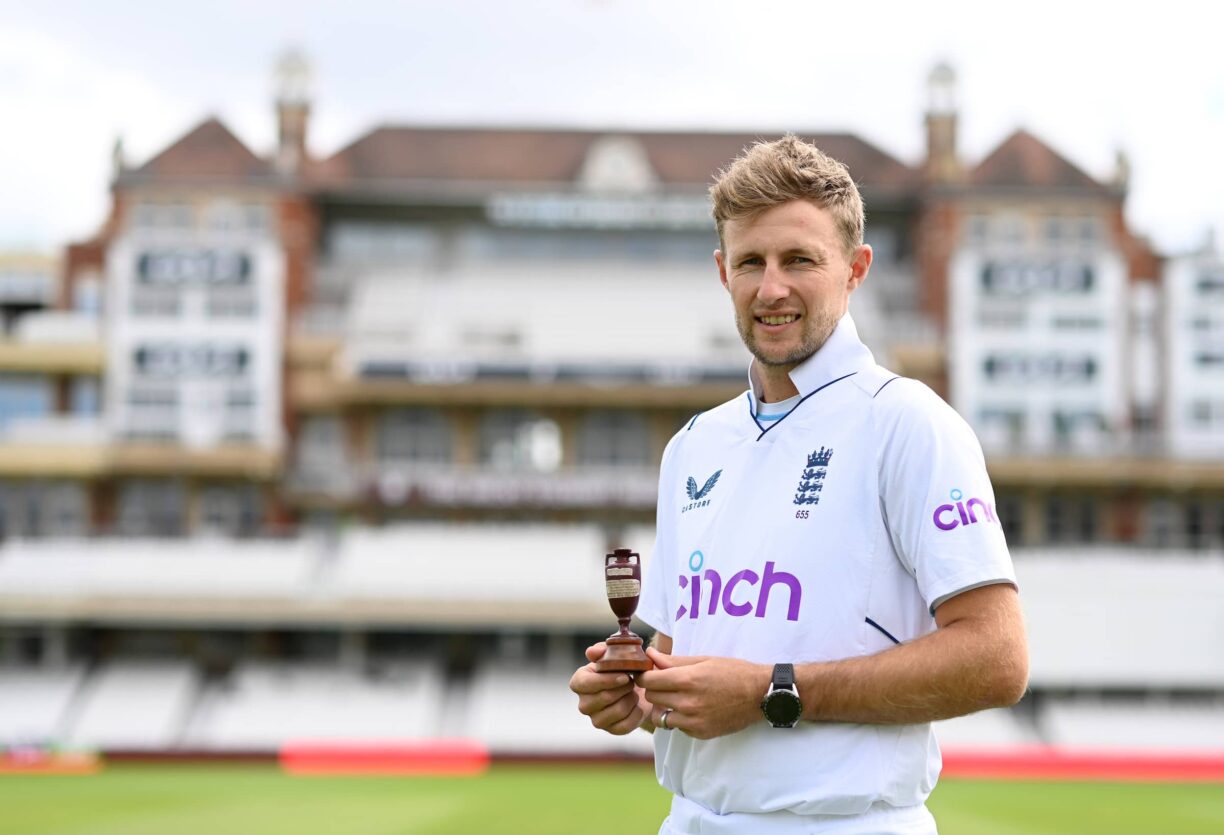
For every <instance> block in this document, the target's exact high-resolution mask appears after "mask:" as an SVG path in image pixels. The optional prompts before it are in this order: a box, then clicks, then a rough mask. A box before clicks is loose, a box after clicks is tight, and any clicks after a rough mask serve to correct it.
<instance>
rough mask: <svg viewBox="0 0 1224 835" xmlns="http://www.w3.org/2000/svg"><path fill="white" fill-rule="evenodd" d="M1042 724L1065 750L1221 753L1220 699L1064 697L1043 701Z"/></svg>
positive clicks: (1223, 719)
mask: <svg viewBox="0 0 1224 835" xmlns="http://www.w3.org/2000/svg"><path fill="white" fill-rule="evenodd" d="M1041 726H1042V728H1043V730H1044V731H1045V733H1046V735H1047V736H1048V738H1049V740H1050V741H1051V742H1052V743H1054V744H1055V745H1058V746H1062V747H1067V748H1086V749H1096V748H1102V749H1121V750H1125V749H1135V750H1141V749H1149V750H1159V751H1215V752H1220V751H1224V702H1221V701H1220V700H1219V699H1217V700H1215V701H1200V702H1197V703H1195V702H1192V703H1178V702H1173V701H1167V700H1161V699H1156V698H1149V699H1142V700H1140V699H1131V700H1126V701H1116V700H1109V701H1103V700H1098V699H1063V700H1055V701H1053V702H1051V703H1050V704H1049V705H1047V706H1046V707H1045V708H1044V709H1043V711H1042V715H1041Z"/></svg>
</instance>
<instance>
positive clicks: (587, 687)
mask: <svg viewBox="0 0 1224 835" xmlns="http://www.w3.org/2000/svg"><path fill="white" fill-rule="evenodd" d="M632 686H633V679H631V678H629V676H627V675H625V674H624V673H597V672H595V669H594V667H591V666H589V665H588V666H586V667H581V668H579V669H578V671H577V672H575V673H574V675H573V676H572V677H570V690H573V691H574V692H575V693H577V694H578V695H580V696H581V695H582V694H584V693H602V692H604V691H605V690H623V689H625V688H629V689H632Z"/></svg>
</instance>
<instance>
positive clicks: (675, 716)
mask: <svg viewBox="0 0 1224 835" xmlns="http://www.w3.org/2000/svg"><path fill="white" fill-rule="evenodd" d="M664 710H665V709H664V708H661V707H656V708H655V709H654V711H652V712H651V715H650V721H651V722H653V723H654V726H655V727H656V728H663V730H665V731H678V730H681V728H680V722H681V721H683V717H682V715H681V714H680V713H679V712H677V711H676V710H675V709H674V708H673V709H671V710H670V711H669V712H668V713H667V727H663V713H664Z"/></svg>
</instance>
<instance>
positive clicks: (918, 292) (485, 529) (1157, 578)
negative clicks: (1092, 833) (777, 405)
mask: <svg viewBox="0 0 1224 835" xmlns="http://www.w3.org/2000/svg"><path fill="white" fill-rule="evenodd" d="M949 83H950V79H949V76H948V74H947V73H946V72H937V73H935V74H933V75H932V79H931V84H932V104H931V107H930V108H929V111H928V113H927V114H926V120H925V124H926V127H927V147H926V156H925V159H924V160H922V161H920V162H919V163H918V164H913V165H911V164H909V163H906V162H904V161H902V160H900V159H898V158H896V157H894V156H892V155H891V154H889V153H888V152H886V151H884V150H882V149H881V148H879V147H877V146H875V145H873V144H872V143H871V142H868V141H867V140H865V139H863V138H862V137H859V136H856V135H854V134H850V133H826V134H805V135H807V136H808V137H809V138H811V139H813V140H814V141H816V142H817V143H818V144H820V145H821V146H822V147H824V148H825V150H827V151H829V152H831V153H832V154H833V155H834V156H835V157H837V158H838V159H841V160H843V161H844V162H846V163H847V164H849V166H850V168H851V170H852V172H853V173H854V176H855V179H856V181H858V182H859V183H860V185H861V188H862V190H863V192H864V195H865V198H866V203H867V206H868V207H869V211H870V215H869V218H868V224H867V235H868V242H869V243H871V244H872V246H873V248H874V252H875V262H874V264H873V266H872V272H871V280H870V281H868V282H867V283H866V284H864V286H863V288H862V289H861V290H860V291H858V292H856V294H855V296H854V300H853V302H852V312H853V314H854V316H855V319H856V322H857V324H858V327H859V330H860V332H861V333H862V334H863V336H864V338H865V340H866V341H867V342H868V343H869V344H870V345H871V346H872V348H873V350H874V351H875V352H876V354H877V357H878V358H879V359H880V360H881V362H882V363H883V364H885V365H888V366H889V367H892V368H894V369H895V370H897V371H898V372H900V373H903V374H906V375H908V376H911V377H916V378H918V379H920V380H922V381H924V382H926V383H927V384H929V385H930V386H932V387H933V388H934V389H935V390H936V391H938V392H939V393H940V394H941V395H942V396H944V397H945V398H946V399H948V400H949V401H950V402H952V403H953V405H954V406H956V407H957V408H958V409H959V410H960V411H961V412H962V414H964V416H965V417H966V419H967V420H969V422H970V423H971V424H972V425H973V426H974V428H975V429H976V430H977V431H978V433H979V435H980V436H981V437H982V440H983V442H984V447H985V449H986V454H987V463H988V467H989V469H990V471H991V475H992V479H993V481H994V484H995V486H996V494H997V507H998V514H999V518H1000V521H1001V523H1002V525H1003V527H1004V530H1005V532H1006V534H1007V537H1008V539H1009V542H1010V543H1011V544H1012V546H1013V551H1014V555H1015V561H1016V567H1017V572H1018V576H1019V579H1020V584H1021V590H1022V599H1023V603H1024V606H1025V610H1026V613H1027V617H1028V622H1029V628H1030V634H1031V643H1032V659H1033V663H1032V681H1031V685H1032V687H1031V693H1030V694H1029V695H1028V696H1027V697H1026V698H1025V700H1024V701H1023V702H1022V703H1021V704H1020V705H1019V706H1017V707H1016V708H1013V709H1010V710H997V711H987V712H984V713H981V714H976V715H973V716H969V717H963V718H960V719H954V720H950V721H947V722H941V723H939V724H938V727H937V733H938V734H939V736H940V738H941V739H943V740H944V741H945V743H946V745H947V747H948V749H949V750H952V749H965V750H990V751H994V750H1011V749H1017V748H1027V747H1032V746H1053V747H1054V748H1055V749H1059V750H1063V749H1066V750H1074V749H1108V750H1116V751H1122V750H1130V749H1148V750H1153V749H1160V750H1170V749H1176V750H1198V751H1202V750H1216V751H1218V750H1220V749H1221V748H1224V731H1222V730H1221V724H1220V719H1219V716H1220V715H1221V711H1220V707H1221V704H1222V702H1221V699H1224V642H1222V641H1221V640H1220V638H1221V636H1224V607H1221V606H1220V605H1219V601H1220V600H1224V559H1222V556H1224V407H1221V406H1220V403H1219V396H1218V392H1219V391H1220V390H1221V382H1220V378H1219V377H1218V374H1219V369H1220V368H1224V363H1222V362H1220V361H1218V345H1219V344H1224V343H1220V342H1219V340H1220V338H1221V334H1222V333H1224V330H1221V329H1222V328H1224V314H1222V313H1219V312H1218V311H1219V310H1220V308H1219V304H1220V299H1221V298H1224V295H1221V294H1220V289H1221V288H1224V279H1220V276H1222V275H1224V264H1222V261H1221V259H1220V257H1219V255H1218V253H1215V252H1210V251H1204V252H1202V253H1197V254H1193V255H1187V256H1184V257H1178V258H1175V259H1169V260H1168V261H1167V262H1166V261H1165V260H1163V259H1162V258H1161V257H1159V255H1158V254H1157V253H1155V252H1152V251H1151V249H1150V247H1149V246H1148V245H1147V244H1146V243H1145V242H1144V241H1143V240H1142V238H1141V236H1139V235H1137V234H1135V233H1134V232H1133V231H1132V230H1131V229H1129V228H1128V226H1127V224H1126V222H1125V214H1124V201H1125V194H1126V182H1125V170H1123V167H1120V169H1119V171H1118V172H1116V174H1115V176H1114V177H1113V178H1110V179H1099V178H1096V177H1093V176H1091V175H1089V174H1088V173H1086V172H1084V171H1083V170H1081V169H1079V168H1078V167H1077V166H1076V165H1075V164H1074V163H1072V162H1071V161H1069V160H1067V159H1065V158H1064V157H1062V156H1061V155H1060V154H1059V153H1058V152H1057V151H1056V150H1054V149H1053V148H1051V147H1050V146H1049V145H1047V144H1046V143H1045V142H1044V141H1042V140H1041V139H1039V138H1037V137H1036V136H1033V135H1032V134H1030V133H1028V132H1025V131H1018V132H1017V133H1016V134H1014V135H1013V136H1011V137H1008V138H1007V139H1006V140H1004V141H1003V142H1001V143H1000V144H999V146H998V147H996V148H995V149H994V150H993V151H991V152H990V153H989V154H987V155H986V156H985V157H984V158H982V159H980V160H977V161H976V162H970V161H968V160H966V159H964V158H963V155H962V154H960V153H958V151H957V148H956V142H955V127H956V122H957V117H958V114H957V113H956V111H955V110H954V109H952V110H949V108H948V105H947V103H948V102H953V101H955V96H954V95H951V94H950V93H951V92H953V91H951V90H948V89H945V87H946V85H947V84H949ZM290 86H291V87H292V85H290ZM292 89H293V90H295V91H297V92H294V94H293V95H288V94H285V95H282V96H281V97H280V98H278V101H277V114H278V119H279V127H280V130H279V131H278V136H279V138H280V140H279V141H280V143H281V144H280V145H279V146H278V148H277V149H276V150H275V151H274V152H273V153H272V154H271V155H268V156H260V155H259V154H257V153H255V152H254V151H253V150H252V149H251V148H249V147H248V146H247V145H246V144H245V143H244V142H243V141H242V140H241V139H240V138H239V137H237V136H236V135H235V134H234V133H233V132H231V131H230V130H229V129H228V128H227V127H226V126H225V125H224V124H222V123H221V122H220V121H219V120H217V119H207V120H205V121H203V122H201V123H200V124H199V125H197V126H195V127H194V128H192V129H191V130H189V131H188V132H187V133H186V134H185V135H183V136H182V137H181V138H180V139H179V140H177V141H175V142H174V143H172V144H171V145H169V146H168V147H167V148H165V149H163V150H162V151H161V152H160V153H158V154H156V155H154V156H153V157H152V158H150V159H148V160H144V161H142V162H140V163H139V164H135V165H132V164H129V163H128V161H126V160H123V159H119V160H117V169H116V173H115V180H114V183H113V184H112V186H113V188H112V191H113V195H114V199H113V202H112V208H111V214H110V216H109V217H108V219H107V221H106V222H105V223H104V224H103V225H102V227H101V228H100V229H99V230H98V233H97V235H96V236H95V237H94V238H92V239H91V240H88V241H82V242H79V243H77V244H74V245H72V246H70V247H69V248H68V250H67V251H66V253H65V254H64V263H63V264H62V267H61V266H58V265H56V266H54V268H52V266H48V265H46V264H43V265H41V266H40V267H39V270H40V272H39V276H41V277H40V279H39V282H40V283H39V284H38V287H37V289H38V292H37V293H35V294H34V295H31V294H30V286H31V285H29V283H28V282H27V281H26V280H25V279H24V278H22V279H21V281H17V282H13V281H0V285H3V286H0V306H2V307H4V313H5V319H4V324H5V328H6V330H5V333H4V334H3V337H2V338H0V747H4V746H27V745H35V746H38V745H49V746H66V747H85V748H99V749H103V750H110V751H127V752H131V751H143V752H159V753H163V754H164V753H180V754H185V753H207V754H212V755H219V754H233V753H238V754H244V755H246V754H270V753H273V752H275V751H277V750H278V749H280V748H282V747H283V746H286V745H291V744H295V743H300V742H304V741H305V742H310V741H316V742H327V743H349V744H368V743H373V742H388V741H390V742H424V741H430V740H438V739H451V740H454V739H467V740H474V741H476V742H478V743H480V744H481V745H483V746H485V747H487V748H488V749H489V750H491V751H492V752H494V753H495V754H497V755H501V756H507V757H516V756H561V757H572V756H594V757H620V756H628V757H638V756H644V755H646V754H647V753H648V750H649V739H648V738H646V736H645V735H644V734H633V735H630V736H628V737H625V738H620V739H617V738H611V737H609V736H607V735H605V734H601V733H598V732H595V731H594V730H593V729H591V728H590V727H589V725H588V724H587V723H586V722H585V721H584V720H583V719H582V718H581V717H580V716H579V715H578V714H577V712H576V710H575V709H574V708H575V700H574V698H573V696H572V695H571V694H570V693H569V692H568V690H567V689H566V687H565V684H566V680H567V679H568V677H569V675H570V674H571V672H572V670H573V669H574V667H575V666H576V665H577V664H579V663H581V660H582V658H583V655H582V651H583V648H584V647H585V646H586V645H587V644H588V643H590V642H592V641H594V640H598V639H600V638H602V637H603V636H605V635H607V634H608V632H610V631H611V630H612V628H613V624H614V620H613V618H612V615H611V612H610V611H609V609H608V607H607V604H606V600H605V597H604V590H603V588H602V576H601V572H600V565H601V557H602V555H603V554H604V553H605V552H606V551H607V550H608V549H609V548H612V547H619V546H625V545H628V546H630V547H632V548H635V549H637V550H639V551H641V552H642V554H643V557H644V558H645V559H647V560H649V558H650V548H651V543H652V542H653V539H654V502H655V491H656V480H657V464H658V461H659V458H660V456H661V454H662V451H663V449H664V446H665V444H666V443H667V441H668V439H669V438H670V437H671V435H672V434H673V433H674V432H675V431H677V429H678V428H680V427H681V426H683V425H684V424H685V423H686V422H687V421H688V420H690V419H691V417H692V415H693V414H694V413H697V412H700V411H703V410H705V409H708V408H710V407H711V406H712V405H714V404H717V403H719V402H722V401H724V400H726V399H728V398H730V397H734V396H737V395H738V394H739V393H740V392H742V390H743V388H744V384H745V379H744V378H745V368H746V358H747V355H746V353H745V351H744V349H743V347H742V345H741V344H740V341H739V338H738V335H737V333H736V330H735V326H734V323H733V321H732V316H731V311H730V306H729V305H728V303H727V300H726V298H725V295H724V294H723V292H722V290H721V289H720V288H719V286H718V284H717V276H716V274H715V272H714V269H713V267H712V264H711V262H710V253H711V251H712V250H713V249H714V247H715V246H717V241H716V237H715V235H714V231H713V228H712V224H711V223H710V220H709V216H708V206H707V204H706V197H705V188H706V185H707V182H708V178H709V176H710V174H711V172H712V171H714V170H715V169H716V168H718V167H719V166H722V165H724V164H725V163H726V162H727V161H728V160H729V159H731V157H732V156H734V154H736V153H737V152H738V151H739V150H740V149H741V148H742V147H744V146H745V145H746V144H748V143H749V142H751V141H752V140H753V139H754V138H755V136H756V134H754V133H749V132H745V133H728V132H721V133H719V132H700V131H688V132H651V131H631V130H623V131H622V130H618V131H611V132H609V131H595V130H557V129H551V128H550V129H543V128H541V129H527V128H523V129H508V128H494V127H488V128H480V127H470V128H462V129H460V128H452V127H439V126H399V127H396V126H388V127H383V128H378V129H375V130H372V131H370V132H368V133H366V134H364V135H362V136H360V137H358V138H356V139H355V141H354V142H353V143H351V144H350V145H349V146H347V147H346V148H344V149H341V150H340V151H338V152H336V153H335V154H333V155H331V156H329V157H326V158H318V157H315V156H313V155H312V154H311V153H310V152H309V147H308V143H307V137H306V128H307V125H308V113H309V107H308V103H306V102H304V101H303V100H302V99H301V97H300V90H298V88H297V87H292ZM282 93H284V91H282ZM83 152H87V151H84V150H83ZM1051 194H1057V195H1058V196H1059V199H1058V201H1056V203H1052V202H1051V200H1050V195H1051ZM0 268H3V269H8V267H5V262H4V261H3V259H0ZM15 269H16V268H15ZM19 269H20V271H21V275H22V276H24V275H25V274H26V272H28V266H27V265H25V264H24V262H22V264H21V265H19ZM61 279H62V280H61ZM14 288H17V289H14ZM23 288H24V289H23ZM17 290H21V293H20V294H18V295H14V293H17ZM5 293H8V294H9V295H8V296H5V295H4V294H5ZM101 300H105V304H103V303H102V301H101ZM1124 311H1129V312H1130V315H1122V312H1124ZM1162 316H1163V317H1164V318H1162ZM1179 317H1180V318H1179ZM1162 323H1163V324H1162ZM1187 334H1189V336H1187ZM1162 340H1163V341H1162ZM1131 345H1134V346H1135V350H1133V351H1131V350H1130V348H1129V346H1131ZM1035 346H1036V347H1035ZM1038 347H1039V348H1040V351H1038V352H1036V353H1034V351H1036V348H1038ZM1153 357H1156V358H1162V359H1161V360H1160V362H1164V363H1165V364H1166V365H1168V366H1169V368H1164V367H1163V366H1160V365H1159V362H1157V361H1156V360H1152V358H1153ZM1202 357H1206V358H1207V359H1205V360H1201V358H1202ZM1144 358H1147V359H1144ZM1141 360H1143V361H1142V362H1141ZM1148 360H1152V363H1156V367H1154V368H1149V367H1148V366H1147V365H1143V362H1147V361H1148ZM1152 363H1149V365H1151V364H1152ZM1174 366H1175V367H1174ZM1166 371H1167V372H1169V373H1167V374H1166V373H1165V372H1166ZM1072 372H1074V373H1075V374H1079V375H1080V378H1077V379H1074V380H1068V377H1067V375H1068V374H1070V373H1072ZM1173 372H1176V373H1173ZM1145 375H1146V376H1145ZM1162 375H1163V376H1162ZM1213 375H1217V376H1213ZM1166 378H1167V386H1168V389H1169V390H1168V391H1167V392H1166V393H1167V394H1168V397H1167V398H1165V400H1166V401H1167V402H1168V403H1176V404H1179V405H1177V407H1176V410H1172V411H1167V410H1162V409H1163V407H1162V406H1161V404H1160V402H1158V400H1159V399H1158V398H1155V396H1154V395H1153V392H1156V391H1160V390H1162V389H1161V388H1160V386H1159V385H1157V381H1158V380H1159V379H1166ZM1161 385H1165V384H1164V383H1162V384H1161ZM1072 395H1074V396H1072ZM1169 408H1170V409H1172V407H1169ZM639 631H644V630H639Z"/></svg>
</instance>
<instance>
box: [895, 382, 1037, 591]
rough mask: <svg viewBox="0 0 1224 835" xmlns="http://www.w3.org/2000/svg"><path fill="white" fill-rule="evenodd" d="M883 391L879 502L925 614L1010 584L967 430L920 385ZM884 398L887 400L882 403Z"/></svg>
mask: <svg viewBox="0 0 1224 835" xmlns="http://www.w3.org/2000/svg"><path fill="white" fill-rule="evenodd" d="M897 382H898V384H897V385H891V386H888V387H887V388H886V389H884V390H883V392H882V393H881V396H880V399H881V400H885V402H884V403H881V404H879V407H880V411H879V413H878V414H877V427H876V428H877V430H878V431H880V432H882V433H883V434H884V442H883V443H882V444H881V447H880V450H881V452H880V461H879V468H880V480H879V484H880V503H881V507H882V509H883V512H884V517H885V520H886V522H887V525H888V530H889V535H890V537H891V539H892V543H893V547H894V549H895V550H896V553H897V556H898V558H899V559H900V560H901V562H902V564H903V565H904V566H905V569H906V570H907V571H908V572H909V573H910V574H911V575H912V576H913V577H914V578H915V580H916V581H917V583H918V589H919V592H920V593H921V595H922V598H923V600H924V601H925V602H926V604H927V607H928V609H929V611H931V612H932V613H934V611H935V607H936V606H938V605H939V604H940V603H942V602H943V601H945V600H947V599H948V598H949V597H952V596H954V595H956V594H958V593H960V592H963V591H968V590H969V589H972V588H976V587H978V586H985V585H990V584H993V583H1010V584H1012V585H1015V583H1016V575H1015V569H1014V568H1013V567H1012V561H1011V555H1010V554H1009V553H1008V550H1007V542H1006V540H1005V538H1004V536H1003V527H1002V525H1001V524H1000V522H999V518H998V511H997V508H996V506H995V495H994V489H993V487H992V486H991V484H990V478H989V476H988V475H987V473H986V461H985V458H984V457H983V455H982V447H981V445H980V444H979V443H978V440H977V437H976V436H975V435H974V434H973V430H972V429H971V428H970V427H969V424H967V423H966V422H965V420H964V419H963V418H962V417H961V416H960V415H958V414H957V413H956V412H955V411H954V410H953V409H952V407H950V406H949V405H948V404H947V403H945V402H944V401H943V400H941V399H940V398H939V396H938V395H936V394H935V393H934V392H932V391H931V390H930V389H929V388H927V387H926V386H924V385H923V384H921V383H919V382H916V381H914V380H898V381H897ZM885 398H887V399H885Z"/></svg>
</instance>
